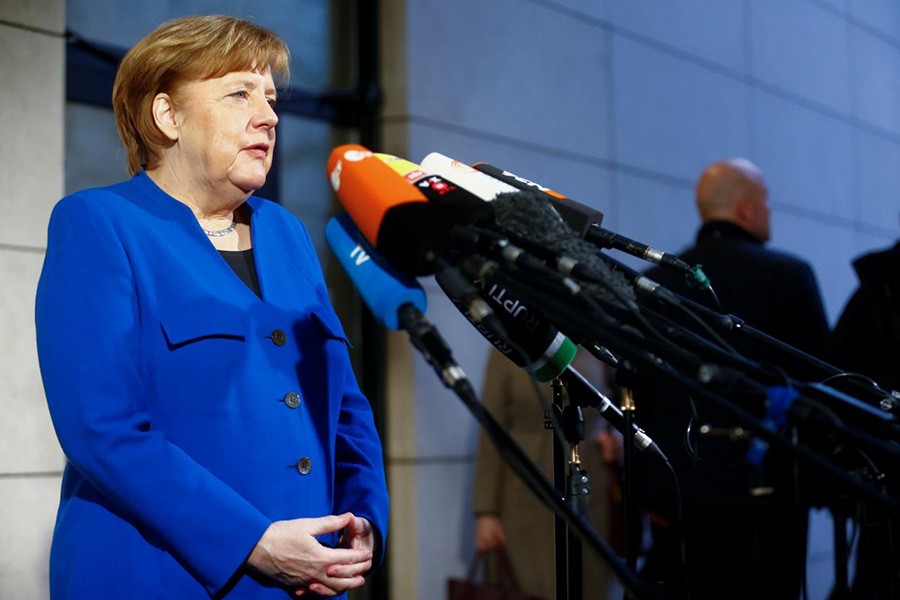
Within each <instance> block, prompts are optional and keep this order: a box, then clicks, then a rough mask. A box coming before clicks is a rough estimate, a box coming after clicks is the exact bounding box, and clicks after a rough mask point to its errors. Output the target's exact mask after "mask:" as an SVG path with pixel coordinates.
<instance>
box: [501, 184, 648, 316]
mask: <svg viewBox="0 0 900 600" xmlns="http://www.w3.org/2000/svg"><path fill="white" fill-rule="evenodd" d="M492 204H493V207H494V221H495V223H496V225H497V227H498V228H499V229H501V230H502V231H504V232H505V233H506V234H507V235H509V236H510V237H511V238H513V239H518V240H527V242H528V243H529V244H531V245H537V246H540V247H542V248H545V249H547V250H549V251H551V252H552V253H554V254H556V255H565V256H568V257H571V258H573V259H575V260H576V261H578V262H580V263H582V264H583V265H585V266H587V267H590V268H591V269H592V270H593V271H594V272H595V273H597V274H599V275H601V276H602V277H603V281H604V282H605V285H600V284H593V283H589V282H585V283H584V284H583V285H584V287H586V288H587V289H589V290H590V291H591V292H592V293H594V294H595V295H597V296H599V297H600V298H602V299H604V300H605V301H607V302H611V303H613V304H616V305H620V306H621V304H622V300H621V298H622V297H624V298H626V299H628V300H634V297H635V296H634V289H632V287H631V286H630V285H629V284H628V280H627V279H626V278H625V276H624V275H623V274H622V273H620V272H619V271H616V270H614V269H612V268H611V267H610V266H609V265H608V264H607V263H606V262H605V261H603V260H601V259H600V258H598V257H597V255H596V252H597V249H596V247H594V245H593V244H591V243H589V242H586V241H584V240H583V239H581V238H579V237H578V236H577V235H576V234H575V232H574V231H573V230H572V228H571V227H569V226H568V225H567V224H566V223H565V222H564V221H563V220H562V219H561V218H560V216H559V214H558V213H557V212H556V211H555V210H554V208H553V207H552V206H551V205H550V201H549V199H548V198H547V196H546V195H545V194H541V193H540V192H531V191H518V192H515V193H511V194H501V195H500V196H497V198H496V199H495V200H494V201H493V203H492ZM611 290H614V292H613V291H611Z"/></svg>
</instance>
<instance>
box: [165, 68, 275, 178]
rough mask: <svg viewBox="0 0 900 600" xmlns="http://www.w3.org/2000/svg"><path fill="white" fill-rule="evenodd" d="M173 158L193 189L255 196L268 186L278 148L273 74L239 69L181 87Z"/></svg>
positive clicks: (266, 71)
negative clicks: (230, 188)
mask: <svg viewBox="0 0 900 600" xmlns="http://www.w3.org/2000/svg"><path fill="white" fill-rule="evenodd" d="M175 102H176V108H175V114H176V122H177V124H178V125H177V127H178V142H177V147H178V149H177V152H176V154H175V155H174V157H173V158H174V160H176V161H178V162H179V163H181V165H179V166H180V167H181V168H180V169H179V171H180V172H181V173H190V174H191V175H190V177H191V179H193V180H194V182H193V184H194V185H201V186H205V187H206V188H207V189H211V190H215V191H221V190H222V189H223V186H225V187H227V186H229V185H230V186H234V187H237V188H239V189H240V190H241V191H242V192H244V193H247V194H249V193H252V192H253V191H255V190H257V189H259V188H260V187H262V186H263V184H264V183H265V182H266V174H267V173H268V172H269V168H270V167H271V166H272V152H273V151H274V149H275V124H276V123H278V116H277V115H276V114H275V110H274V106H275V84H274V82H273V80H272V73H271V71H270V70H269V69H268V68H266V69H265V70H264V71H235V72H232V73H228V74H227V75H224V76H222V77H217V78H215V79H205V80H202V81H190V82H187V83H185V84H182V85H181V86H180V87H179V89H178V91H177V94H176V96H175Z"/></svg>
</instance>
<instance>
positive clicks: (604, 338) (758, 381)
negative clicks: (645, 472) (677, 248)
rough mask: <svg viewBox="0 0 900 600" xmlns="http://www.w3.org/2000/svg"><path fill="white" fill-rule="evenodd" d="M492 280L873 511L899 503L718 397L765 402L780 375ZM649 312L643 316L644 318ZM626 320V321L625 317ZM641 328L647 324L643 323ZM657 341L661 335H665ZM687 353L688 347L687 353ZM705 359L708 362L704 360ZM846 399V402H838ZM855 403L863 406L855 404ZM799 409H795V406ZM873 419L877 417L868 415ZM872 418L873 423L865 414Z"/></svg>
mask: <svg viewBox="0 0 900 600" xmlns="http://www.w3.org/2000/svg"><path fill="white" fill-rule="evenodd" d="M494 277H495V278H496V279H498V280H500V281H501V283H502V284H503V285H505V286H507V287H509V288H510V289H512V290H513V291H514V292H515V293H517V294H519V295H520V297H522V298H523V299H525V300H526V301H527V302H529V303H530V304H531V305H533V306H534V307H536V309H538V310H540V311H541V313H542V314H543V315H544V317H546V318H548V319H549V320H550V322H552V323H553V324H554V325H556V326H557V327H558V328H559V330H560V331H563V332H564V333H566V334H567V335H570V336H571V337H575V338H576V339H577V338H581V339H585V338H587V339H590V340H596V341H597V343H602V344H603V345H605V346H608V347H610V348H612V349H613V350H614V351H616V353H617V354H619V355H621V356H624V357H627V358H630V359H632V362H633V363H634V364H638V365H642V366H644V367H646V368H647V369H648V371H652V372H655V373H658V374H662V375H663V376H665V377H667V378H669V379H671V380H672V381H673V383H675V384H676V385H680V386H682V387H683V388H685V389H687V390H688V391H689V392H690V393H691V394H692V395H694V396H695V397H699V398H703V399H704V400H707V401H709V402H712V403H714V404H715V405H716V406H717V407H718V408H720V409H721V410H723V411H725V412H726V413H728V414H730V415H731V416H732V417H734V418H735V419H736V420H738V421H739V422H741V423H743V424H745V425H746V426H747V427H748V428H749V429H750V430H751V431H753V432H754V435H755V436H756V437H758V438H760V439H761V440H762V441H764V442H765V443H768V444H773V445H776V446H778V447H779V448H782V449H785V450H787V451H789V452H792V453H794V454H796V455H798V456H800V457H801V458H802V459H803V460H805V461H806V462H808V463H810V464H813V465H815V466H816V467H817V468H819V469H821V470H823V471H825V472H827V473H828V474H829V475H830V476H832V477H834V478H835V479H836V480H838V481H840V482H842V483H844V484H846V485H848V486H850V487H851V488H853V489H855V490H857V492H858V493H859V494H861V495H863V496H865V497H867V498H868V499H869V500H871V501H874V502H876V503H877V504H878V505H880V506H882V507H884V508H889V509H891V510H896V508H897V507H898V500H897V499H895V498H892V497H890V496H889V495H886V494H884V493H883V492H881V491H880V490H876V489H873V488H872V487H871V486H870V485H868V484H866V483H864V482H862V481H860V480H858V479H857V478H855V477H852V476H850V475H849V474H848V473H846V472H845V471H844V470H843V469H842V468H841V467H839V466H838V465H836V464H835V463H834V462H833V461H832V460H829V459H825V458H823V457H822V456H821V455H820V454H819V453H817V452H814V451H812V450H811V449H810V448H808V447H806V446H804V445H800V444H797V443H794V442H793V441H792V440H790V439H786V438H785V437H784V436H783V435H780V434H779V433H778V432H777V431H775V430H774V429H773V428H771V427H770V426H767V425H766V424H765V423H764V422H763V421H762V420H760V419H759V418H757V417H755V416H754V415H752V414H751V413H750V412H748V411H747V410H745V409H744V408H742V407H741V406H739V405H737V404H736V403H734V402H733V401H730V400H729V399H727V397H725V396H723V394H722V392H719V391H716V390H717V389H725V390H742V391H743V393H752V394H755V395H757V396H758V397H759V398H764V397H765V393H766V390H767V389H768V388H769V386H772V385H781V384H783V383H784V381H785V376H784V374H782V373H778V372H777V371H776V372H774V373H773V371H772V370H771V369H766V368H764V367H763V365H761V364H759V363H756V362H753V361H750V360H748V359H746V358H744V357H742V356H740V355H737V354H734V353H726V352H725V351H724V350H723V349H722V348H720V347H718V346H716V345H714V344H712V343H711V342H709V341H708V340H706V339H703V338H701V337H700V336H698V335H697V334H696V333H694V332H692V331H690V330H688V329H686V328H684V327H682V326H679V325H677V324H675V323H672V322H665V323H663V328H662V329H663V332H664V338H665V339H662V338H660V337H657V336H655V335H646V334H644V333H642V332H641V331H639V330H637V329H636V328H635V327H634V326H633V325H630V324H627V323H625V322H624V320H623V319H622V318H621V317H619V318H613V316H611V315H612V314H616V315H619V314H621V313H623V312H625V309H624V308H622V307H618V306H608V305H607V306H604V308H608V309H609V310H608V312H604V313H601V314H598V313H592V312H590V311H586V310H585V308H584V307H583V305H581V304H579V305H577V306H574V305H573V303H572V302H568V303H566V302H563V301H562V300H561V299H564V298H565V296H561V294H560V293H558V292H557V293H551V292H546V291H543V290H541V289H539V288H538V287H536V286H535V285H529V284H527V283H524V282H523V280H522V279H520V278H514V277H511V276H510V275H509V274H508V273H505V272H504V271H502V270H500V271H497V272H496V273H495V274H494ZM642 312H646V311H642ZM626 316H627V315H626ZM647 318H652V319H655V320H658V319H657V317H656V315H653V314H650V313H648V314H647ZM644 320H645V321H646V318H645V319H644ZM660 335H663V334H662V333H661V334H660ZM676 342H677V343H676ZM686 348H689V350H688V349H686ZM703 355H705V356H703ZM791 383H792V384H793V385H794V386H795V388H796V389H798V390H799V391H800V392H801V398H803V397H806V396H810V397H812V398H813V399H814V400H834V402H836V403H837V404H839V405H840V404H845V403H847V402H845V399H844V398H841V396H842V395H841V394H840V393H838V392H836V391H835V390H833V389H831V388H828V386H821V385H819V384H806V383H802V382H796V381H791ZM843 396H846V395H843ZM857 404H860V405H861V404H864V403H862V402H858V401H857ZM795 406H796V405H795ZM796 408H797V410H796V411H795V410H793V408H792V412H791V416H792V417H795V418H797V419H798V420H799V421H800V422H801V423H802V422H803V421H804V420H806V419H809V418H812V417H814V416H815V411H814V410H813V409H814V408H815V404H810V405H809V406H797V407H796ZM872 413H874V410H872ZM868 416H869V417H872V416H874V415H873V414H871V413H869V414H868ZM882 417H883V418H881V419H880V420H878V421H875V422H876V424H877V423H878V422H881V423H887V424H891V419H892V417H891V416H890V415H882ZM815 425H816V426H817V428H818V427H821V428H823V429H825V428H827V429H828V430H829V431H830V433H832V434H843V435H846V436H848V437H850V438H851V439H852V440H853V441H855V442H858V443H865V444H866V445H867V446H868V447H869V448H870V449H871V450H873V451H877V452H879V453H881V454H883V455H884V456H885V457H886V459H887V460H893V461H894V462H893V463H892V464H900V453H898V451H897V449H896V448H895V447H894V446H892V445H890V444H888V443H885V442H883V441H881V440H879V439H877V438H876V437H875V436H872V435H868V434H866V433H864V432H861V431H858V430H851V429H849V428H847V427H845V426H844V425H843V424H842V423H838V422H834V421H829V420H826V419H818V420H816V421H815Z"/></svg>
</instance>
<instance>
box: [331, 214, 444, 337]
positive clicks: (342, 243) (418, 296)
mask: <svg viewBox="0 0 900 600" xmlns="http://www.w3.org/2000/svg"><path fill="white" fill-rule="evenodd" d="M325 240H326V241H327V242H328V245H329V247H330V248H331V250H332V251H333V252H334V255H335V256H336V257H337V259H338V262H340V263H341V266H342V267H343V268H344V271H346V272H347V275H348V276H349V277H350V280H351V281H352V282H353V287H355V288H356V289H357V291H359V295H360V296H361V297H362V299H363V301H364V302H365V303H366V306H368V307H369V310H371V311H372V314H374V315H375V318H377V319H378V321H379V322H381V323H382V324H383V325H384V326H385V327H387V328H388V329H395V330H396V329H399V328H400V324H399V322H398V319H397V314H398V311H399V310H400V307H402V306H404V305H406V304H412V305H413V306H415V307H416V308H417V309H419V311H420V312H425V308H426V306H427V301H426V297H425V291H424V290H423V289H422V287H421V286H420V285H419V284H418V282H417V281H416V280H415V279H412V278H409V277H406V276H405V275H403V274H402V273H400V272H398V271H397V270H396V269H393V268H392V267H391V266H390V265H388V264H387V263H385V262H384V260H383V259H382V258H381V257H379V256H378V254H377V253H376V252H375V250H374V249H373V248H372V247H371V246H370V245H369V244H368V243H367V242H366V240H365V239H364V238H363V236H362V234H361V233H360V231H359V230H358V229H357V228H356V226H355V225H354V224H353V221H352V220H351V219H350V216H349V215H348V214H347V213H342V214H340V215H337V216H336V217H333V218H332V219H331V220H330V221H329V222H328V224H327V225H326V226H325Z"/></svg>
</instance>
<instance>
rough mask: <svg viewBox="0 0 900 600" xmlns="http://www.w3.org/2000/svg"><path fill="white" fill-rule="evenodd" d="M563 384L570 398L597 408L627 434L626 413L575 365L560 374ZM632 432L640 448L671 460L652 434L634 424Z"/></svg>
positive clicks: (580, 404)
mask: <svg viewBox="0 0 900 600" xmlns="http://www.w3.org/2000/svg"><path fill="white" fill-rule="evenodd" d="M560 379H561V380H562V382H563V385H564V386H566V390H568V392H569V398H570V399H572V400H574V401H575V402H576V403H577V404H578V405H579V406H590V407H593V408H596V409H597V411H598V412H599V413H600V415H601V416H602V417H603V418H604V419H606V420H607V421H608V422H609V423H610V424H611V425H612V426H613V427H615V428H616V429H617V430H618V431H619V433H621V434H622V435H625V415H623V414H622V411H621V410H619V407H617V406H616V405H615V404H613V402H612V401H611V400H610V399H609V398H607V397H606V396H605V395H604V394H603V393H602V392H601V391H600V390H598V389H597V388H595V387H594V386H593V385H591V383H590V382H589V381H588V380H587V379H585V378H584V376H583V375H582V374H581V373H579V372H578V370H577V369H575V368H574V367H571V366H570V367H568V368H567V369H566V370H565V372H564V373H563V374H562V375H561V376H560ZM586 398H587V400H586ZM631 430H632V433H633V434H634V445H635V446H636V447H637V449H638V450H640V451H642V452H643V451H644V450H649V451H650V452H652V453H653V454H656V455H657V456H659V457H660V458H661V459H663V460H664V461H665V462H669V459H668V458H666V455H665V454H663V451H662V450H660V448H659V446H657V445H656V442H654V441H653V440H652V439H650V436H649V435H647V434H646V433H645V432H644V430H643V429H641V428H640V427H638V426H637V425H634V424H632V426H631Z"/></svg>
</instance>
